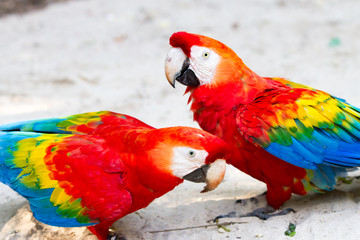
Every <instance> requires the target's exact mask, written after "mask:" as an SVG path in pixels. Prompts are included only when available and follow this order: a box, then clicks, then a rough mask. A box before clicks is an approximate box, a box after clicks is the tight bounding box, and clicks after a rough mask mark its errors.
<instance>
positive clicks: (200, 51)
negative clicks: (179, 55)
mask: <svg viewBox="0 0 360 240" xmlns="http://www.w3.org/2000/svg"><path fill="white" fill-rule="evenodd" d="M190 50H191V51H190V52H191V56H190V67H189V68H190V69H191V70H193V71H194V73H195V75H196V77H197V78H198V79H199V81H200V85H204V84H208V83H211V80H212V78H213V77H214V75H215V72H216V67H217V65H218V63H219V61H220V56H219V55H218V54H217V53H215V52H214V51H213V50H211V49H208V48H206V47H199V46H192V47H191V49H190Z"/></svg>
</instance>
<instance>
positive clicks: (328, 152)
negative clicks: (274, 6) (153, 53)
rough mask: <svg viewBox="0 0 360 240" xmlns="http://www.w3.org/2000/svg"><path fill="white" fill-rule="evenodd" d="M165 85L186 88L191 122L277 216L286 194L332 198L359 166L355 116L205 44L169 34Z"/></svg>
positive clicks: (219, 46) (359, 121) (319, 94)
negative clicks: (262, 189)
mask: <svg viewBox="0 0 360 240" xmlns="http://www.w3.org/2000/svg"><path fill="white" fill-rule="evenodd" d="M170 45H171V47H172V48H171V50H170V51H169V53H168V55H167V58H166V60H165V73H166V77H167V80H168V81H169V83H170V84H171V85H172V86H173V87H175V81H178V82H179V83H182V84H184V85H186V86H187V88H186V92H185V93H190V97H189V103H190V104H191V110H192V112H193V116H194V120H195V121H197V122H198V123H199V125H200V127H201V128H202V129H203V130H206V131H208V132H209V133H212V134H214V135H216V136H218V137H220V138H222V139H223V140H224V141H225V142H226V143H228V144H229V146H230V148H231V155H230V156H229V159H228V163H230V164H232V165H233V166H235V167H236V168H238V169H239V170H241V171H243V172H245V173H247V174H248V175H250V176H252V177H254V178H256V179H258V180H260V181H262V182H264V183H265V184H266V186H267V193H266V200H267V203H268V204H269V205H270V206H271V207H273V209H278V208H279V207H280V206H281V205H282V204H283V203H284V202H285V201H287V200H288V199H289V198H290V197H291V194H292V193H295V194H300V195H305V194H307V193H308V192H309V191H317V192H324V191H331V190H333V189H334V187H335V186H336V179H337V177H339V176H347V175H348V174H349V173H350V172H353V171H355V170H357V169H358V168H357V167H358V166H360V109H359V108H356V107H354V106H352V105H350V104H348V103H347V102H346V101H345V100H343V99H339V98H336V97H334V96H332V95H330V94H328V93H326V92H323V91H320V90H316V89H313V88H311V87H307V86H304V85H301V84H297V83H293V82H291V81H288V80H286V79H283V78H269V77H261V76H259V75H257V74H256V73H255V72H253V71H252V70H250V69H249V68H248V67H247V66H246V65H245V64H244V63H243V61H242V60H241V59H240V58H239V57H238V56H237V54H236V53H235V52H234V51H233V50H231V49H230V48H229V47H227V46H226V45H224V44H223V43H221V42H219V41H217V40H214V39H212V38H209V37H206V36H201V35H197V34H191V33H187V32H177V33H174V34H173V35H172V36H171V38H170Z"/></svg>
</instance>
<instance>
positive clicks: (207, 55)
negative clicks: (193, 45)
mask: <svg viewBox="0 0 360 240" xmlns="http://www.w3.org/2000/svg"><path fill="white" fill-rule="evenodd" d="M202 56H203V58H208V57H209V56H210V53H209V52H204V53H203V55H202Z"/></svg>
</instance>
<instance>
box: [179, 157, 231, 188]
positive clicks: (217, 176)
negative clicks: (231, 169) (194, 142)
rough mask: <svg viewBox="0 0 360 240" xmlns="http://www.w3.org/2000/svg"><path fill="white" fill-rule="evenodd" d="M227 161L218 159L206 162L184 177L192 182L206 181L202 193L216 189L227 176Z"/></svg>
mask: <svg viewBox="0 0 360 240" xmlns="http://www.w3.org/2000/svg"><path fill="white" fill-rule="evenodd" d="M225 169H226V161H225V160H224V159H217V160H216V161H215V162H213V163H211V164H205V165H203V166H201V167H200V168H198V169H196V170H194V171H192V172H191V173H189V174H187V175H185V176H184V177H183V179H185V180H188V181H191V182H196V183H199V182H205V183H206V186H205V187H204V189H203V190H202V191H201V192H202V193H204V192H208V191H212V190H214V189H215V188H216V187H217V186H218V185H219V184H220V183H221V181H222V180H223V178H224V176H225Z"/></svg>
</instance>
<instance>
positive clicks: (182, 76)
mask: <svg viewBox="0 0 360 240" xmlns="http://www.w3.org/2000/svg"><path fill="white" fill-rule="evenodd" d="M189 67H190V59H189V58H188V57H187V56H186V55H185V53H184V52H183V51H182V50H181V48H171V50H170V52H169V53H168V55H167V57H166V60H165V74H166V78H167V80H168V82H169V83H170V84H171V86H173V87H174V88H175V80H176V81H178V82H179V83H181V84H183V85H186V86H191V87H197V86H199V85H200V81H199V79H198V78H197V77H196V75H195V73H194V72H193V70H191V69H190V68H189Z"/></svg>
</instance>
